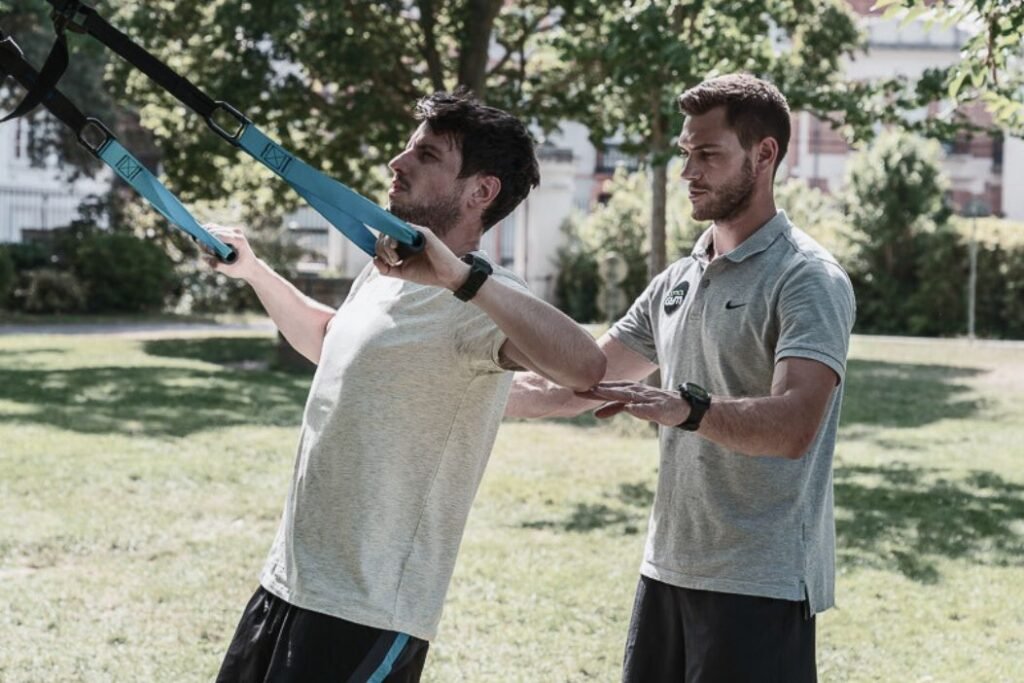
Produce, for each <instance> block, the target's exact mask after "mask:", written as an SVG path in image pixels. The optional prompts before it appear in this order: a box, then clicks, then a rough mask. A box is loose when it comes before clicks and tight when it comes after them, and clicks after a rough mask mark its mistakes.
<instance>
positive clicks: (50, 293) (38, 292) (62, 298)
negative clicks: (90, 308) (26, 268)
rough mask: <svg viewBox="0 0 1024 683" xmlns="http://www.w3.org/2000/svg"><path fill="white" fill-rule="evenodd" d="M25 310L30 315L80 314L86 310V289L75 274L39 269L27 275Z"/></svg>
mask: <svg viewBox="0 0 1024 683" xmlns="http://www.w3.org/2000/svg"><path fill="white" fill-rule="evenodd" d="M26 280H27V287H26V292H25V302H24V308H25V310H26V311H28V312H29V313H78V312H79V311H82V310H84V309H85V301H86V294H85V287H84V286H83V285H82V283H81V282H80V281H79V279H78V278H77V277H75V275H74V274H73V273H69V272H67V271H63V270H55V269H53V268H39V269H37V270H33V271H30V272H29V273H28V275H27V278H26Z"/></svg>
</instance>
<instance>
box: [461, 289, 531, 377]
mask: <svg viewBox="0 0 1024 683" xmlns="http://www.w3.org/2000/svg"><path fill="white" fill-rule="evenodd" d="M490 277H492V278H494V279H495V281H498V282H501V284H503V285H505V286H506V287H511V288H513V289H518V290H521V291H524V292H526V293H528V294H530V295H531V296H532V295H533V294H532V293H531V292H530V290H529V289H528V288H527V286H526V284H525V283H523V282H522V281H521V280H519V279H518V278H516V277H514V276H512V275H511V274H506V273H504V272H501V271H498V270H495V272H494V273H492V274H491V276H490ZM458 303H459V305H460V306H461V307H462V309H461V311H460V315H459V316H458V318H457V320H456V321H455V329H454V335H455V345H456V349H457V350H458V353H459V355H460V356H461V357H463V358H464V359H465V361H466V363H467V364H468V365H469V367H470V369H471V370H473V371H475V372H507V370H506V369H505V368H503V367H501V347H502V345H504V343H505V340H506V339H508V336H507V335H506V334H505V333H504V332H503V331H502V329H501V328H500V327H498V325H497V323H495V322H494V321H493V320H491V317H490V316H489V315H487V314H486V313H485V312H484V311H483V310H482V309H481V308H479V307H477V306H474V305H473V303H472V302H471V301H467V302H465V303H463V302H458Z"/></svg>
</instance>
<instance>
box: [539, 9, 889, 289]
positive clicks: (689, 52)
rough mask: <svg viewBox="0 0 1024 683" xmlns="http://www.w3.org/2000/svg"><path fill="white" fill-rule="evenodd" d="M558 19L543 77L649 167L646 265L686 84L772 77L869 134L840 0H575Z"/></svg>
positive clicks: (599, 138) (851, 35) (660, 226)
mask: <svg viewBox="0 0 1024 683" xmlns="http://www.w3.org/2000/svg"><path fill="white" fill-rule="evenodd" d="M563 25H564V27H565V28H564V30H561V31H555V32H553V33H552V39H551V43H552V45H553V46H554V49H555V50H556V51H557V53H558V54H559V55H560V57H561V61H562V63H563V64H564V65H566V66H565V67H564V68H563V69H561V70H559V69H554V70H552V71H551V72H550V73H549V75H548V77H549V78H551V79H552V80H554V81H556V82H558V83H560V84H562V87H563V89H565V91H566V92H568V93H569V95H570V97H569V102H570V107H571V115H572V116H573V117H574V118H577V119H578V120H580V121H583V122H584V123H585V124H586V125H587V126H589V127H590V130H591V138H592V141H593V142H594V143H595V144H596V145H598V146H601V145H603V143H604V141H605V140H607V139H609V138H611V137H613V136H621V137H622V138H623V140H624V142H623V149H625V150H626V151H629V152H632V153H634V154H636V155H638V156H640V157H641V158H642V159H643V160H645V161H646V162H647V163H648V164H650V165H651V167H652V168H653V169H654V171H655V184H654V190H653V193H652V194H651V206H652V210H651V212H650V215H649V217H648V222H647V227H648V229H649V232H650V235H651V259H650V263H651V270H652V271H655V272H656V271H657V270H659V269H660V268H661V267H663V265H664V263H665V261H666V259H667V258H668V256H667V252H668V251H669V249H668V247H667V242H669V241H670V237H669V236H668V234H667V232H668V231H667V230H665V226H666V225H668V220H667V218H666V217H665V215H664V213H663V210H662V209H661V207H662V206H665V203H664V202H663V201H662V199H663V198H664V197H665V192H666V184H667V183H668V180H667V174H664V173H663V172H661V171H662V170H663V168H664V165H665V164H666V163H667V162H668V160H669V159H670V158H671V157H672V156H673V154H674V143H673V140H674V134H675V132H676V131H677V130H678V129H679V127H680V126H681V124H682V116H681V115H680V114H679V112H678V107H677V105H676V98H677V96H678V95H679V94H680V93H681V92H683V91H684V90H685V89H687V88H689V87H691V86H694V85H697V84H698V83H700V82H701V81H703V80H704V79H706V78H708V77H710V76H715V75H720V74H724V73H730V72H735V71H745V72H749V73H753V74H755V75H758V76H762V77H766V78H769V79H770V80H772V81H774V82H775V83H776V84H777V85H778V86H779V87H780V88H781V89H782V91H783V92H784V93H786V95H787V96H788V97H789V99H790V102H791V105H792V106H793V107H794V108H795V109H800V108H805V109H810V110H812V111H827V112H833V111H836V110H842V111H843V112H850V115H849V117H848V118H849V119H850V120H849V121H846V123H847V124H848V125H850V126H851V130H852V129H853V128H855V129H856V131H857V132H859V133H866V132H870V130H871V126H870V122H865V121H863V120H858V121H854V120H853V118H854V116H855V115H857V116H860V112H862V111H863V110H864V106H863V101H864V100H865V99H866V97H867V96H868V95H869V94H870V93H868V92H864V91H862V90H856V89H848V88H845V87H844V86H843V84H842V82H841V81H840V79H839V76H840V70H841V63H842V60H843V58H844V57H846V56H851V55H852V54H853V51H854V50H855V49H856V48H857V47H858V46H859V45H860V42H861V41H860V35H859V32H858V29H857V27H856V24H855V22H854V19H853V17H852V15H851V14H850V13H849V11H848V10H847V9H846V7H845V6H844V4H843V3H841V2H839V0H758V1H756V2H749V1H743V2H740V1H731V0H730V1H727V2H714V3H710V2H692V1H691V0H666V1H663V2H660V1H659V2H655V1H653V0H641V1H639V2H624V3H608V2H605V1H604V0H582V1H578V2H576V3H574V4H573V5H572V6H571V7H570V8H569V9H568V10H567V16H566V18H565V19H564V20H563ZM782 38H787V39H788V41H786V42H783V41H782V40H781V39H782ZM854 123H856V124H857V125H856V126H854V125H853V124H854ZM669 260H670V259H669ZM655 272H652V273H651V275H654V274H655Z"/></svg>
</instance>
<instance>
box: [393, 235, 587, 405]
mask: <svg viewBox="0 0 1024 683" xmlns="http://www.w3.org/2000/svg"><path fill="white" fill-rule="evenodd" d="M418 229H419V230H420V231H421V232H422V233H423V236H424V237H425V238H426V246H425V247H424V250H423V253H422V254H418V255H417V256H414V257H412V258H410V259H407V260H405V261H403V260H401V259H399V258H398V255H397V253H396V252H395V245H394V241H393V240H391V238H387V237H382V238H381V239H380V240H378V243H377V258H375V259H374V265H375V266H376V267H377V269H378V270H379V271H380V272H381V273H382V274H384V275H390V276H392V277H399V278H402V279H405V280H410V281H412V282H419V283H421V284H426V285H433V286H438V287H446V288H448V289H450V290H452V291H455V290H457V289H458V288H459V287H461V286H462V284H463V283H464V282H465V281H466V278H468V277H469V270H470V269H469V266H468V265H467V264H466V263H464V262H462V260H460V259H459V258H458V257H456V256H455V254H453V253H452V251H451V250H450V249H448V247H447V246H446V245H445V244H444V242H442V241H441V240H440V238H438V237H437V236H436V235H435V234H434V233H433V232H431V231H430V230H428V229H426V228H418ZM467 305H473V306H479V307H480V308H481V309H482V310H483V311H484V312H485V313H487V315H488V316H489V317H490V318H491V320H493V321H494V322H495V323H496V324H497V325H498V327H499V328H500V329H501V331H502V332H504V333H505V335H506V336H507V337H508V339H507V340H506V341H505V344H504V345H503V346H502V349H501V357H502V363H503V365H504V366H505V367H506V368H508V369H510V370H511V369H516V368H519V367H523V368H528V369H531V370H534V371H535V372H537V373H539V374H541V375H543V376H545V377H547V378H549V379H551V380H552V381H554V382H556V383H558V384H560V385H563V386H566V387H571V388H572V389H579V390H583V389H587V388H590V387H592V386H593V385H595V384H597V383H598V382H600V381H601V377H603V376H604V369H605V358H604V355H603V354H602V353H601V350H600V349H598V347H597V344H596V343H595V341H594V338H593V337H591V336H590V334H589V333H588V332H587V331H586V330H584V329H583V328H582V327H580V326H579V325H577V324H576V323H575V322H573V320H572V318H570V317H569V316H567V315H565V314H564V313H562V312H561V311H559V310H558V309H557V308H555V307H554V306H552V305H550V304H548V303H546V302H544V301H542V300H541V299H538V298H537V297H535V296H533V295H531V294H529V293H528V292H524V291H522V290H519V289H515V288H512V287H508V286H506V285H504V284H503V283H501V282H499V281H497V280H496V279H494V278H488V279H487V280H486V281H485V282H484V284H483V286H481V287H480V289H479V290H478V291H477V293H476V296H474V297H473V298H472V299H471V300H470V301H469V302H467Z"/></svg>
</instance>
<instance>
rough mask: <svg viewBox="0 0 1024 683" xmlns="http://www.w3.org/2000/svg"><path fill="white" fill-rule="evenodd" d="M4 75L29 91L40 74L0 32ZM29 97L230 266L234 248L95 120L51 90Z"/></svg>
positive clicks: (149, 200)
mask: <svg viewBox="0 0 1024 683" xmlns="http://www.w3.org/2000/svg"><path fill="white" fill-rule="evenodd" d="M7 74H10V75H11V76H13V77H14V79H15V80H17V81H18V82H19V83H21V85H22V86H23V87H24V88H26V89H27V90H30V91H31V89H32V87H33V85H35V84H36V83H38V82H39V80H40V79H41V78H42V74H40V73H37V72H36V70H35V69H34V68H33V67H32V65H31V64H29V63H28V62H26V61H25V58H24V55H23V54H22V52H21V48H19V47H18V45H17V43H15V42H14V40H13V39H12V38H10V37H9V36H5V35H4V34H3V32H2V31H0V76H3V77H4V78H5V77H6V75H7ZM0 80H2V79H0ZM33 97H38V100H39V103H41V104H42V105H43V106H44V107H46V108H47V109H48V110H49V111H50V113H52V114H53V115H54V116H55V117H57V118H58V119H59V120H60V121H61V122H63V123H64V124H65V125H67V126H68V127H69V128H71V130H73V131H74V132H75V135H76V136H77V138H78V142H79V143H81V145H82V146H83V147H85V148H86V149H87V150H89V151H90V152H91V153H92V154H93V155H94V156H95V157H97V158H98V159H100V160H101V161H103V163H105V164H107V166H109V167H110V168H112V169H113V170H114V172H115V173H117V175H118V176H120V177H121V179H122V180H124V181H125V182H126V183H128V184H129V185H131V186H132V188H133V189H134V190H135V191H136V192H138V193H139V194H140V195H142V196H143V197H144V198H145V199H146V200H147V201H148V202H149V203H150V204H151V205H152V206H153V208H154V209H156V210H157V211H158V212H159V213H160V214H161V215H162V216H163V217H164V218H166V219H167V220H168V221H170V222H171V224H172V225H174V226H176V227H177V228H179V229H181V230H183V231H184V232H186V233H187V234H189V235H191V236H192V238H193V239H195V240H196V241H197V242H200V243H201V244H203V245H204V246H205V247H206V248H208V249H209V250H210V251H211V252H213V254H214V255H215V256H216V257H217V258H218V259H220V260H221V261H223V262H224V263H233V262H234V261H235V260H236V259H237V258H238V254H237V252H236V251H235V249H234V247H232V246H230V245H227V244H225V243H224V242H222V241H220V240H219V239H217V238H216V237H214V236H213V235H211V234H210V233H209V232H207V230H206V229H205V228H203V226H201V225H200V224H199V222H198V221H196V219H195V218H193V217H192V214H190V213H189V212H188V209H186V208H185V207H184V205H182V203H181V202H180V201H179V200H178V198H177V197H175V196H174V194H172V193H171V191H170V190H168V189H167V188H166V187H164V186H163V185H162V184H161V183H160V181H159V180H158V179H157V178H156V176H154V175H153V174H152V173H150V171H149V170H148V169H147V168H146V167H145V166H143V165H142V163H141V162H140V161H139V160H138V159H136V158H135V157H134V156H133V155H132V153H131V152H129V151H128V150H127V149H125V148H124V146H122V145H121V143H120V142H118V141H117V138H116V137H114V134H113V133H111V132H110V130H109V129H108V128H107V127H106V126H105V125H103V123H102V122H101V121H100V120H99V119H95V118H92V117H87V116H85V115H84V114H82V112H81V111H79V109H78V108H77V107H76V106H75V105H74V104H72V103H71V101H70V100H68V99H67V98H66V97H65V96H64V95H63V94H62V93H61V92H60V91H59V90H56V89H54V88H48V89H46V90H44V91H42V92H41V93H39V94H34V95H33ZM33 106H34V105H33ZM19 108H20V107H19ZM15 113H17V111H16V112H15ZM7 118H12V116H8V117H7ZM4 120H6V119H4Z"/></svg>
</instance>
